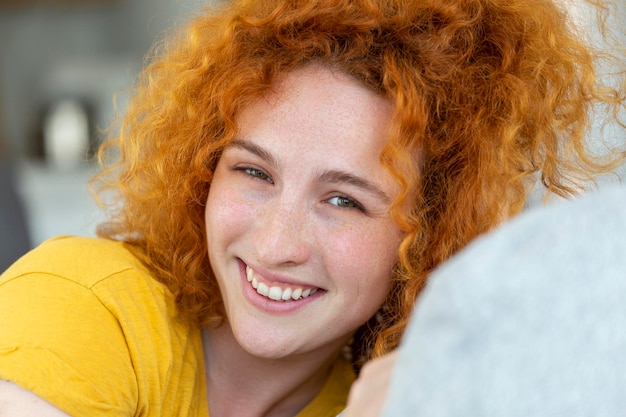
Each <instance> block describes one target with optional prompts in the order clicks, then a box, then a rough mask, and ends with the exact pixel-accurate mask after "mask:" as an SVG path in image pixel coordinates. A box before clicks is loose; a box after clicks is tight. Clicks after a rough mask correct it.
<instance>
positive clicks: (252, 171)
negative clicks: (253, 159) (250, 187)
mask: <svg viewBox="0 0 626 417" xmlns="http://www.w3.org/2000/svg"><path fill="white" fill-rule="evenodd" d="M235 169H236V170H237V171H242V172H245V173H246V174H248V175H249V176H251V177H252V178H256V179H259V180H261V181H267V182H269V183H270V184H274V180H272V179H271V178H270V176H269V175H267V174H266V173H265V172H264V171H262V170H260V169H257V168H251V167H239V168H235Z"/></svg>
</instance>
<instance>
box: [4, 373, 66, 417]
mask: <svg viewBox="0 0 626 417" xmlns="http://www.w3.org/2000/svg"><path fill="white" fill-rule="evenodd" d="M17 416H19V417H31V416H32V417H35V416H39V417H69V415H68V414H65V413H64V412H63V411H61V410H59V409H58V408H56V407H55V406H53V405H52V404H50V403H48V402H47V401H45V400H44V399H42V398H40V397H38V396H37V395H35V394H33V393H32V392H30V391H28V390H25V389H24V388H21V387H19V386H17V385H15V384H14V383H12V382H8V381H3V380H0V417H17Z"/></svg>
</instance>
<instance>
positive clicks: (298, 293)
mask: <svg viewBox="0 0 626 417" xmlns="http://www.w3.org/2000/svg"><path fill="white" fill-rule="evenodd" d="M301 295H302V288H296V289H295V290H293V292H292V293H291V298H293V299H294V300H299V299H300V296H301Z"/></svg>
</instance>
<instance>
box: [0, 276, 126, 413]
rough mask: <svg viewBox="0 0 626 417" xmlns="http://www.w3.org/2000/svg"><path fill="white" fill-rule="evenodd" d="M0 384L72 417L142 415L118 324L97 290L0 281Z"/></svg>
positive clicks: (35, 280) (41, 281) (58, 280)
mask: <svg viewBox="0 0 626 417" xmlns="http://www.w3.org/2000/svg"><path fill="white" fill-rule="evenodd" d="M3 278H6V276H5V277H3ZM0 379H4V380H8V381H11V382H13V383H15V384H17V385H19V386H21V387H22V388H25V389H27V390H29V391H31V392H33V393H35V394H36V395H38V396H40V397H41V398H43V399H45V400H46V401H48V402H50V403H51V404H53V405H55V406H56V407H58V408H59V409H61V410H63V411H64V412H66V413H68V414H70V415H73V416H91V417H97V416H107V417H111V416H131V415H133V414H134V412H135V410H136V408H137V382H136V377H135V374H134V372H133V366H132V361H131V359H130V354H129V351H128V347H127V344H126V341H125V338H124V334H123V332H122V329H121V327H120V325H119V323H118V320H117V318H116V317H115V316H114V315H113V314H112V313H111V312H110V311H109V310H108V309H107V308H106V306H104V305H103V304H102V302H101V301H100V299H99V298H98V296H97V295H96V294H94V292H93V291H92V290H91V289H90V288H87V287H85V286H82V285H81V284H78V283H76V282H74V281H71V280H67V279H65V278H63V277H60V276H56V275H52V274H44V273H28V274H24V275H19V276H16V277H11V278H9V279H3V280H0Z"/></svg>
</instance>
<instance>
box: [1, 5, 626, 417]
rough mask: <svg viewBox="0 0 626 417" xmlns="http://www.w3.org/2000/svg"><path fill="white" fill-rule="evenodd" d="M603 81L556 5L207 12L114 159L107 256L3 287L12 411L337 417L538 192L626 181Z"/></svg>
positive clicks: (33, 273)
mask: <svg viewBox="0 0 626 417" xmlns="http://www.w3.org/2000/svg"><path fill="white" fill-rule="evenodd" d="M593 57H594V56H593V55H592V53H591V52H590V51H589V50H588V49H587V48H585V46H584V45H583V44H582V43H580V42H579V41H577V40H576V37H575V36H574V31H573V30H572V29H571V28H570V25H569V23H568V20H567V16H566V15H565V14H564V13H563V12H562V11H561V10H560V9H559V8H558V7H556V6H555V5H554V4H552V3H551V2H548V1H545V0H532V1H530V0H529V1H526V0H514V1H511V0H506V1H499V0H468V1H451V0H447V1H442V0H436V1H434V0H433V1H427V0H420V1H416V0H410V1H403V0H385V1H383V0H359V1H354V0H350V1H348V0H345V1H342V0H316V1H311V0H306V1H305V0H303V1H263V2H259V1H252V0H249V1H246V0H242V1H233V2H228V3H227V4H224V5H221V6H218V7H216V8H212V9H208V10H206V11H205V12H204V13H203V14H202V15H200V16H198V17H197V18H196V19H194V20H192V21H191V23H190V24H189V27H188V29H187V30H186V31H185V32H184V35H183V36H181V37H179V38H176V39H174V40H172V41H171V42H170V43H168V44H166V45H165V47H164V48H163V51H161V53H159V54H158V56H156V57H155V58H154V59H153V61H152V62H151V64H150V65H149V66H148V67H147V69H146V71H145V72H144V75H143V77H142V81H141V83H140V84H139V86H138V88H137V91H136V94H135V95H134V98H133V100H132V102H131V104H130V107H129V110H128V113H127V114H126V115H125V118H124V120H123V123H122V125H121V127H120V129H119V134H118V135H117V137H116V138H115V139H114V140H112V141H111V142H109V143H108V144H107V145H105V147H104V148H103V150H102V153H101V155H102V157H103V161H104V164H105V168H104V171H103V172H102V173H101V174H100V175H99V176H98V177H97V178H96V181H97V182H96V183H97V184H100V186H101V188H100V190H99V191H100V193H101V195H102V196H103V199H105V200H107V201H110V198H111V195H110V194H109V193H110V192H111V191H113V192H115V193H116V194H115V195H117V199H114V201H113V204H112V205H111V206H110V207H109V209H110V214H111V220H110V222H108V223H107V224H104V225H102V226H101V227H100V229H99V234H100V236H101V238H102V239H79V238H59V239H54V240H51V241H49V242H47V243H45V244H43V245H42V246H41V247H40V248H38V249H36V250H35V251H33V252H31V253H30V254H28V255H27V256H25V257H23V258H22V259H21V260H20V261H18V262H17V263H16V264H15V265H14V266H13V267H11V268H10V269H9V270H8V271H6V272H5V273H4V274H3V275H2V278H1V279H0V379H4V380H6V381H7V382H4V383H0V409H2V410H3V412H4V413H5V414H6V415H7V416H12V415H25V414H26V413H27V412H31V413H36V414H37V415H91V416H97V415H107V416H110V415H120V416H129V415H137V416H157V415H158V416H166V415H181V416H183V415H184V416H207V415H208V414H209V412H210V415H211V416H212V417H220V416H234V415H236V416H294V415H297V416H300V417H303V416H334V415H335V414H337V413H338V412H339V411H340V410H341V409H342V408H343V406H344V404H345V399H346V396H347V392H348V390H349V386H350V384H351V382H352V381H353V379H354V371H353V368H357V369H358V367H359V366H360V365H361V364H362V362H363V361H364V360H367V359H368V358H370V357H373V356H378V355H380V354H382V353H385V352H387V351H390V350H392V349H393V348H395V347H396V346H397V343H398V341H399V339H400V336H401V334H402V330H403V329H404V326H405V324H406V320H407V317H408V314H409V313H410V311H411V308H412V305H413V302H414V300H415V297H416V296H417V294H418V293H419V291H420V289H421V288H422V286H423V284H424V282H425V279H426V276H427V275H428V273H429V272H430V271H431V270H432V268H434V267H435V266H437V265H438V264H439V263H441V262H442V261H443V260H445V259H447V258H448V257H449V256H450V255H451V254H453V253H455V252H456V251H458V250H459V249H460V248H462V247H463V246H465V245H466V244H467V243H468V242H469V241H470V240H471V239H473V238H474V237H476V236H477V235H479V234H481V233H483V232H485V231H487V230H490V229H492V228H493V227H495V226H496V225H498V224H499V223H501V222H502V221H503V220H504V219H506V218H507V217H508V216H510V215H514V214H516V213H518V212H519V211H520V210H521V209H522V206H523V203H524V200H525V198H526V196H527V194H528V192H529V190H530V188H531V185H532V181H533V179H534V178H535V176H536V174H537V173H540V175H541V178H542V181H543V183H544V184H546V185H547V187H548V189H549V191H551V192H554V193H557V194H560V195H564V196H567V195H569V194H573V193H575V192H576V191H578V190H579V188H580V182H579V180H582V179H586V178H590V177H592V175H593V174H597V173H603V172H606V171H608V170H610V169H611V168H613V167H614V166H615V165H616V164H617V163H618V162H619V161H620V160H621V159H622V158H623V155H621V154H614V156H613V157H612V158H609V159H606V160H600V159H597V158H595V157H594V155H592V154H591V153H590V152H589V151H588V149H587V146H586V141H585V139H586V137H585V134H586V128H587V127H588V123H589V122H588V118H587V114H588V111H589V110H590V109H591V107H592V106H593V105H594V104H597V103H600V104H606V106H608V107H610V108H614V109H619V108H620V106H621V105H622V104H623V101H622V99H621V98H620V96H619V95H618V94H616V91H614V90H611V89H610V88H608V89H607V88H604V86H602V85H600V84H599V83H598V82H597V81H595V80H594V77H593V75H594V74H595V72H594V71H595V69H594V64H595V62H594V59H593ZM108 151H111V152H108ZM116 155H118V159H112V160H110V159H109V157H110V158H115V156H116ZM5 410H6V411H5ZM55 413H56V414H55Z"/></svg>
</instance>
